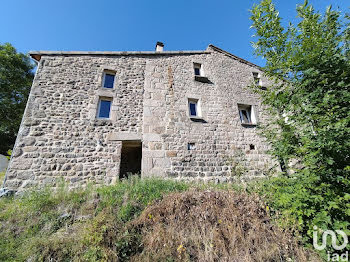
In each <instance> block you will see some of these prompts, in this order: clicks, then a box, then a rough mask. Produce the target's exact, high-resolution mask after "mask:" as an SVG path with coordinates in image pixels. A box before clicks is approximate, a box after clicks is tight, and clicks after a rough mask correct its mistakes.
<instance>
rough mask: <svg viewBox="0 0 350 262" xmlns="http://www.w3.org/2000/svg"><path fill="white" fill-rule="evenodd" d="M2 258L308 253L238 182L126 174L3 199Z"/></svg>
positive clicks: (238, 257)
mask: <svg viewBox="0 0 350 262" xmlns="http://www.w3.org/2000/svg"><path fill="white" fill-rule="evenodd" d="M0 223H1V224H0V257H1V261H309V258H308V252H306V251H305V250H304V249H303V248H302V247H301V246H300V245H299V244H298V241H297V240H296V239H295V238H293V237H292V236H291V233H290V232H288V231H286V230H282V229H280V228H278V227H277V226H276V225H275V223H274V221H273V219H272V218H271V217H270V215H269V210H268V207H267V206H265V205H264V204H263V202H262V201H261V200H260V199H259V197H257V196H256V195H254V194H251V195H248V194H247V193H245V192H243V191H240V190H237V189H236V190H234V189H233V186H230V185H224V186H214V185H192V184H187V183H184V182H175V181H169V180H160V179H144V180H140V179H138V178H133V179H129V180H126V181H123V182H120V183H117V184H116V185H113V186H104V187H99V188H96V187H94V186H89V187H87V188H86V189H80V190H75V191H68V190H67V189H66V188H65V186H64V185H62V186H61V187H60V188H59V189H58V190H57V192H55V193H53V192H52V191H51V190H49V189H46V190H40V191H33V192H30V193H28V194H26V195H24V196H22V197H18V198H3V199H0Z"/></svg>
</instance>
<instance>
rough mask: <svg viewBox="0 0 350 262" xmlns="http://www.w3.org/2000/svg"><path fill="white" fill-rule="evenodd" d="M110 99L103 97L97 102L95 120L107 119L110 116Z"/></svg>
mask: <svg viewBox="0 0 350 262" xmlns="http://www.w3.org/2000/svg"><path fill="white" fill-rule="evenodd" d="M111 107H112V98H108V97H104V98H100V99H99V101H98V110H97V118H102V119H109V118H110V116H111Z"/></svg>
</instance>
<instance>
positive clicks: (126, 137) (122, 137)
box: [107, 132, 142, 141]
mask: <svg viewBox="0 0 350 262" xmlns="http://www.w3.org/2000/svg"><path fill="white" fill-rule="evenodd" d="M141 139H142V134H141V133H129V132H115V133H109V134H108V136H107V141H135V140H141Z"/></svg>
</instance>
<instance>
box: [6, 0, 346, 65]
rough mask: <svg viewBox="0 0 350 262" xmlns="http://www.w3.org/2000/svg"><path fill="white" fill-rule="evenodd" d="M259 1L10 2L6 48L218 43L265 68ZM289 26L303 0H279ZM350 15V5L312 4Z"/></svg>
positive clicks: (316, 0)
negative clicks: (256, 23) (258, 46)
mask: <svg viewBox="0 0 350 262" xmlns="http://www.w3.org/2000/svg"><path fill="white" fill-rule="evenodd" d="M257 2H258V0H217V1H213V0H212V1H207V0H201V1H198V0H197V1H195V0H176V1H175V0H174V1H169V0H168V1H166V0H163V1H160V0H148V1H147V0H98V1H97V0H95V1H94V0H84V1H83V0H32V1H28V0H7V1H2V3H1V9H0V24H1V26H0V43H4V42H10V43H11V44H13V45H14V46H15V47H16V48H17V50H18V51H20V52H28V51H29V50H66V51H68V50H83V51H84V50H85V51H88V50H89V51H131V50H132V51H151V50H154V46H155V43H156V42H157V41H162V42H164V44H165V50H202V49H205V48H206V47H207V46H208V44H214V45H216V46H218V47H220V48H223V49H225V50H226V51H229V52H231V53H233V54H235V55H237V56H240V57H242V58H244V59H247V60H249V61H251V62H254V63H256V64H259V65H263V61H262V59H261V58H255V57H254V55H253V49H252V47H251V44H250V42H251V41H252V40H253V39H252V37H251V36H252V34H253V31H252V30H250V29H249V27H250V25H251V22H250V20H249V16H250V14H249V11H248V10H249V9H250V8H251V7H252V5H253V4H254V3H257ZM274 2H275V3H276V5H277V8H278V9H279V11H280V14H281V16H282V17H283V19H284V21H286V22H287V21H291V20H292V21H293V20H294V19H295V16H296V12H295V7H296V4H298V3H302V2H303V0H275V1H274ZM309 2H310V3H311V4H313V5H314V6H315V8H316V9H318V10H321V11H322V12H323V11H324V10H325V8H326V6H328V5H330V4H332V5H333V7H338V6H339V7H340V9H342V10H343V11H345V10H346V11H347V10H348V9H347V8H348V7H349V6H350V3H349V0H328V1H327V0H310V1H309Z"/></svg>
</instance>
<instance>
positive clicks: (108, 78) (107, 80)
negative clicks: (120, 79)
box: [103, 72, 115, 88]
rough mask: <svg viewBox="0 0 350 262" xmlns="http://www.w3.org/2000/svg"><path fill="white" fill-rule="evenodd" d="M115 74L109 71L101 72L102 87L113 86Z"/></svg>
mask: <svg viewBox="0 0 350 262" xmlns="http://www.w3.org/2000/svg"><path fill="white" fill-rule="evenodd" d="M114 80H115V74H113V73H110V72H104V73H103V87H104V88H113V87H114Z"/></svg>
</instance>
